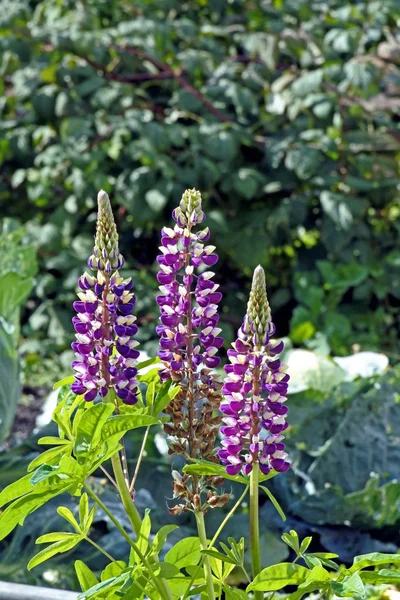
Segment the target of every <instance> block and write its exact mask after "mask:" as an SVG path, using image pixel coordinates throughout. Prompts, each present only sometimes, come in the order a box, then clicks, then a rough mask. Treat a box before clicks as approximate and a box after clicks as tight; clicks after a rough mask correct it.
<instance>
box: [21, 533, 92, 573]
mask: <svg viewBox="0 0 400 600" xmlns="http://www.w3.org/2000/svg"><path fill="white" fill-rule="evenodd" d="M49 535H52V534H49ZM64 535H68V534H64ZM44 537H46V536H43V538H44ZM83 537H84V536H83V535H80V534H78V533H71V534H69V535H68V538H65V539H59V540H58V541H57V542H55V543H54V544H51V545H50V546H48V547H47V548H45V549H44V550H41V551H40V552H39V553H38V554H36V556H34V557H33V558H32V559H31V560H30V561H29V563H28V570H29V571H30V570H31V569H33V568H34V567H37V566H38V565H40V564H41V563H43V562H44V561H46V560H48V559H49V558H52V557H53V556H55V555H56V554H60V553H63V552H68V550H72V548H75V546H77V545H78V544H79V542H80V541H82V539H83ZM43 538H39V539H38V540H36V543H37V544H38V543H42V542H44V541H46V540H44V539H43ZM39 540H42V542H39Z"/></svg>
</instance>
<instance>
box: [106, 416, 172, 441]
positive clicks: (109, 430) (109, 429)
mask: <svg viewBox="0 0 400 600" xmlns="http://www.w3.org/2000/svg"><path fill="white" fill-rule="evenodd" d="M160 422H161V421H160V419H157V418H156V417H152V416H150V415H148V414H138V413H133V414H129V415H115V416H114V417H111V418H109V419H108V421H107V423H106V424H105V425H104V427H103V430H102V432H101V441H102V442H105V441H106V440H107V439H108V438H110V437H112V436H114V435H116V434H120V436H121V437H122V435H123V434H124V433H126V432H127V431H130V430H131V429H137V428H138V427H149V426H150V425H160Z"/></svg>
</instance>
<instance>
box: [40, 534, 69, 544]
mask: <svg viewBox="0 0 400 600" xmlns="http://www.w3.org/2000/svg"><path fill="white" fill-rule="evenodd" d="M75 537H76V533H72V532H71V531H53V532H52V533H45V534H44V535H41V536H40V537H38V538H37V540H36V542H35V544H50V543H51V542H61V541H63V540H70V539H72V538H75Z"/></svg>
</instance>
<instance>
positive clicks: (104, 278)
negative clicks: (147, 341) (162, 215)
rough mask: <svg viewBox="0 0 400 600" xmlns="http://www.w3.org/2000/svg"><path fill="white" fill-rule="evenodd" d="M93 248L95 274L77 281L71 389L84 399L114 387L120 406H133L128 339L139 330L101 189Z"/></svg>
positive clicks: (133, 357) (133, 355)
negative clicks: (121, 404)
mask: <svg viewBox="0 0 400 600" xmlns="http://www.w3.org/2000/svg"><path fill="white" fill-rule="evenodd" d="M98 204H99V215H98V226H97V234H96V242H95V248H94V250H93V255H92V256H91V257H90V259H89V261H88V264H89V266H91V268H92V269H96V270H97V271H98V272H97V275H96V276H92V275H89V274H88V273H85V274H84V275H82V277H80V279H79V281H78V284H79V287H80V289H81V291H80V292H79V293H78V297H79V300H78V301H76V302H74V309H75V311H76V313H77V314H76V316H75V317H73V319H72V322H73V324H74V328H75V331H76V334H75V337H76V341H75V342H73V343H72V349H73V350H74V352H75V354H76V360H74V361H73V363H72V367H73V369H74V371H75V381H74V383H73V384H72V386H71V389H72V391H73V392H75V393H76V394H83V397H84V399H85V400H87V401H91V400H94V399H95V398H96V396H97V395H98V394H100V396H102V397H105V396H106V395H107V394H108V391H109V390H110V389H113V390H114V391H115V393H116V395H117V396H118V398H120V399H121V400H122V401H123V402H125V404H135V402H136V401H137V397H136V393H137V387H138V382H137V379H136V374H137V368H136V365H137V358H138V356H139V351H138V350H137V349H136V346H137V345H138V342H137V341H135V340H133V339H132V337H133V336H134V335H135V334H136V332H137V330H138V328H137V325H136V324H135V321H136V317H135V316H134V315H133V314H132V311H133V308H134V306H135V296H134V294H133V292H132V287H133V282H132V279H131V278H129V279H123V278H122V277H121V276H120V274H119V272H118V270H115V271H114V272H112V270H113V269H118V268H119V267H120V266H121V265H123V263H124V260H123V258H122V256H121V255H120V254H119V252H118V236H117V233H116V228H115V223H114V219H113V216H112V212H111V206H110V202H109V199H108V196H107V194H106V193H105V192H100V193H99V197H98Z"/></svg>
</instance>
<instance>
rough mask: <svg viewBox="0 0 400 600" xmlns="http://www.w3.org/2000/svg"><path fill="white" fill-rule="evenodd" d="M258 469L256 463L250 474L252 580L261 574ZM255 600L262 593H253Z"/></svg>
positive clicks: (259, 598) (260, 599) (260, 598)
mask: <svg viewBox="0 0 400 600" xmlns="http://www.w3.org/2000/svg"><path fill="white" fill-rule="evenodd" d="M258 485H259V467H258V464H257V463H256V464H255V465H254V467H253V469H252V471H251V473H250V552H251V568H252V575H253V579H254V578H255V577H256V576H257V575H258V574H259V573H260V572H261V555H260V531H259V510H258V507H259V494H258ZM254 598H255V600H262V599H263V593H262V592H254Z"/></svg>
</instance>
